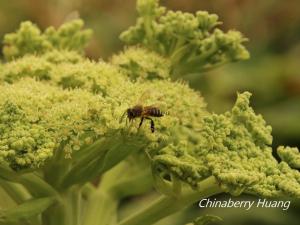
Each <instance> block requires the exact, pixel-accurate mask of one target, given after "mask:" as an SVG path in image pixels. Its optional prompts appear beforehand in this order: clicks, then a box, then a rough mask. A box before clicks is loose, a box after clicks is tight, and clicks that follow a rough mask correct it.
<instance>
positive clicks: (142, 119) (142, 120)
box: [139, 117, 144, 129]
mask: <svg viewBox="0 0 300 225" xmlns="http://www.w3.org/2000/svg"><path fill="white" fill-rule="evenodd" d="M143 122H144V117H142V118H141V122H140V124H139V129H140V127H141V126H142V124H143Z"/></svg>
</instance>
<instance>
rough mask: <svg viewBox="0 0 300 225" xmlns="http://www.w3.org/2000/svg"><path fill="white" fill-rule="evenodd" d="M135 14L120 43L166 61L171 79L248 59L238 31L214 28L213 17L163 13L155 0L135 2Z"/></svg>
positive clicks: (203, 14) (164, 10)
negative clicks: (133, 46)
mask: <svg viewBox="0 0 300 225" xmlns="http://www.w3.org/2000/svg"><path fill="white" fill-rule="evenodd" d="M137 11H138V13H139V18H138V19H137V22H136V25H134V26H132V27H130V28H129V29H128V30H126V31H124V32H123V33H122V34H121V36H120V38H121V40H122V41H123V42H125V44H127V45H139V46H143V47H145V48H147V49H150V50H152V51H155V52H157V53H159V54H160V55H162V56H165V57H167V58H169V60H170V62H171V69H172V70H171V71H172V75H173V76H175V77H178V76H184V75H187V74H194V73H200V72H203V71H206V70H210V69H212V68H215V67H217V66H220V65H223V64H225V63H228V62H233V61H239V60H245V59H248V58H249V53H248V51H247V50H246V48H245V47H244V46H243V42H245V41H246V40H247V39H245V38H244V37H243V36H242V34H241V33H240V32H238V31H234V30H230V31H228V32H227V33H224V32H223V31H222V30H220V29H218V28H216V26H217V25H219V24H220V23H221V22H219V21H218V16H217V15H215V14H209V13H208V12H206V11H198V12H196V13H195V14H191V13H183V12H181V11H177V12H174V11H171V10H166V9H165V8H164V7H160V6H159V0H138V1H137Z"/></svg>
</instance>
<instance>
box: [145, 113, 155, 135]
mask: <svg viewBox="0 0 300 225" xmlns="http://www.w3.org/2000/svg"><path fill="white" fill-rule="evenodd" d="M145 118H146V119H148V120H150V129H151V132H152V133H154V131H155V127H154V121H153V119H151V118H150V117H145Z"/></svg>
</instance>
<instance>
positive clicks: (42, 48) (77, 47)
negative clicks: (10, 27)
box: [3, 20, 92, 60]
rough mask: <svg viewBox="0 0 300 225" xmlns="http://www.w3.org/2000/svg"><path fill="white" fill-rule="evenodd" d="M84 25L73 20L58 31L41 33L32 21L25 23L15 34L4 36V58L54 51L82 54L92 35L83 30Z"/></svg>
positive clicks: (47, 30)
mask: <svg viewBox="0 0 300 225" xmlns="http://www.w3.org/2000/svg"><path fill="white" fill-rule="evenodd" d="M83 25H84V23H83V21H82V20H73V21H70V22H68V23H65V24H63V25H61V26H60V27H59V28H57V29H55V28H54V27H49V28H47V29H46V30H45V31H44V32H41V30H40V29H39V28H38V27H37V26H36V25H35V24H33V23H31V22H30V21H26V22H23V23H21V25H20V28H19V29H18V30H17V31H16V32H15V33H10V34H6V35H5V36H4V40H3V43H4V48H3V54H4V57H5V58H6V59H7V60H12V59H15V58H18V57H22V56H24V55H26V54H42V53H45V52H47V51H50V50H53V49H58V50H73V51H77V52H79V53H82V52H83V49H84V47H85V46H86V45H87V42H88V41H89V40H90V37H91V34H92V31H91V30H89V29H86V30H83V29H82V28H83Z"/></svg>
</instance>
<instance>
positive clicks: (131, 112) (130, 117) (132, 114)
mask: <svg viewBox="0 0 300 225" xmlns="http://www.w3.org/2000/svg"><path fill="white" fill-rule="evenodd" d="M127 117H128V118H129V119H132V118H134V109H133V108H129V109H127Z"/></svg>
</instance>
